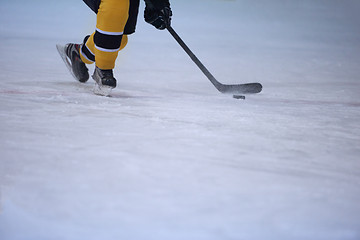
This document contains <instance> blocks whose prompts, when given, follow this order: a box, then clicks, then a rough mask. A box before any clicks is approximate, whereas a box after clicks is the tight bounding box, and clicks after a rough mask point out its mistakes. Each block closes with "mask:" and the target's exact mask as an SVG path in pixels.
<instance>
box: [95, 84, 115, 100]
mask: <svg viewBox="0 0 360 240" xmlns="http://www.w3.org/2000/svg"><path fill="white" fill-rule="evenodd" d="M111 90H113V88H112V87H108V86H100V85H99V84H97V83H95V85H94V89H93V92H94V93H95V94H96V95H100V96H105V97H111Z"/></svg>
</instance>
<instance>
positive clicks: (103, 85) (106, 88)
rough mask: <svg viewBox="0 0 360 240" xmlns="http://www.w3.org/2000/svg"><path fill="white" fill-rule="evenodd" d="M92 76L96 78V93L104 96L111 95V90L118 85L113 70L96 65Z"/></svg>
mask: <svg viewBox="0 0 360 240" xmlns="http://www.w3.org/2000/svg"><path fill="white" fill-rule="evenodd" d="M92 78H93V79H94V80H95V82H96V84H95V88H94V93H95V94H98V95H102V96H110V93H111V90H112V89H113V88H115V87H116V79H115V78H114V75H113V70H112V69H109V70H103V69H100V68H98V67H95V70H94V74H93V75H92Z"/></svg>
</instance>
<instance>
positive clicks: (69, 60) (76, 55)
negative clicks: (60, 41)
mask: <svg viewBox="0 0 360 240" xmlns="http://www.w3.org/2000/svg"><path fill="white" fill-rule="evenodd" d="M56 48H57V50H58V52H59V54H60V56H61V58H62V59H63V60H64V62H65V64H66V67H67V68H68V69H69V71H70V73H71V74H72V75H73V77H74V78H75V79H76V80H78V81H79V82H82V83H84V82H86V81H87V80H88V79H89V70H88V68H87V67H86V65H85V63H84V62H83V61H82V60H81V58H80V48H81V45H80V44H75V43H68V44H66V45H65V46H62V45H56Z"/></svg>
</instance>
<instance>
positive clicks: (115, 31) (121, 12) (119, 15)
mask: <svg viewBox="0 0 360 240" xmlns="http://www.w3.org/2000/svg"><path fill="white" fill-rule="evenodd" d="M84 2H85V3H86V4H87V5H88V6H89V7H90V8H91V9H92V10H93V11H94V12H95V13H96V16H97V18H96V29H95V32H94V33H92V34H91V35H89V36H86V37H85V38H84V41H83V43H82V44H76V43H68V44H66V45H65V49H64V51H65V53H66V55H67V57H68V58H69V59H70V61H71V67H72V71H73V74H74V76H75V77H76V78H77V80H79V81H80V82H86V81H87V80H88V79H89V72H88V68H87V67H86V64H92V63H95V70H94V73H93V75H92V78H93V79H94V80H95V81H96V83H97V84H98V85H99V86H98V87H100V88H107V89H109V90H111V89H113V88H115V87H116V79H115V78H114V76H113V69H114V67H115V60H116V58H117V56H118V52H119V51H120V50H121V49H123V48H124V47H125V46H126V44H127V41H128V38H127V35H129V34H132V33H134V32H135V27H136V22H137V15H138V11H139V4H140V0H84ZM171 16H172V12H171V8H170V3H169V0H145V11H144V18H145V21H146V22H148V23H150V24H152V25H153V26H155V27H156V28H157V29H160V30H163V29H165V28H166V26H167V24H168V25H170V21H171Z"/></svg>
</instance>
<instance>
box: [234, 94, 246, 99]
mask: <svg viewBox="0 0 360 240" xmlns="http://www.w3.org/2000/svg"><path fill="white" fill-rule="evenodd" d="M233 98H236V99H243V100H245V96H244V95H233Z"/></svg>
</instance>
